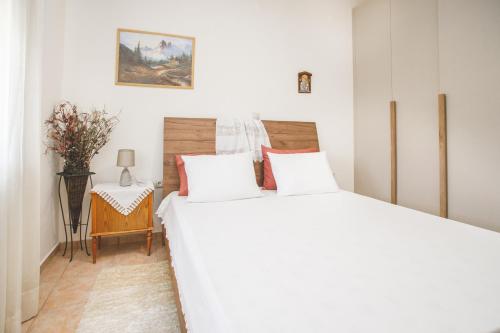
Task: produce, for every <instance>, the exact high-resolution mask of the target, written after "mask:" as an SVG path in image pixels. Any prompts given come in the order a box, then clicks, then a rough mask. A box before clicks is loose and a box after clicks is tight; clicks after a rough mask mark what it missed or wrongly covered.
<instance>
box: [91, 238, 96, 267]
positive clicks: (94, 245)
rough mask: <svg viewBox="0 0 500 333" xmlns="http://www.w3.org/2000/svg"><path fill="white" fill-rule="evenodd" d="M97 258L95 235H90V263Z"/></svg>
mask: <svg viewBox="0 0 500 333" xmlns="http://www.w3.org/2000/svg"><path fill="white" fill-rule="evenodd" d="M96 259H97V237H95V236H94V237H92V263H94V264H95V262H96Z"/></svg>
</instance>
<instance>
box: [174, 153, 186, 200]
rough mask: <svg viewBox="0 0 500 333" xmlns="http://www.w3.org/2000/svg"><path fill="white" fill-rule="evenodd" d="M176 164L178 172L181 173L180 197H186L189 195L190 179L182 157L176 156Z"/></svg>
mask: <svg viewBox="0 0 500 333" xmlns="http://www.w3.org/2000/svg"><path fill="white" fill-rule="evenodd" d="M175 164H177V172H178V173H179V184H180V185H179V196H184V197H185V196H187V195H188V179H187V174H186V168H185V167H184V160H183V159H182V157H181V155H175Z"/></svg>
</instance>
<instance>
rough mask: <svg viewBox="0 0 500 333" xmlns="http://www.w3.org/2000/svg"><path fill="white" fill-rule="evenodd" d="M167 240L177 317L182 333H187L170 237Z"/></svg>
mask: <svg viewBox="0 0 500 333" xmlns="http://www.w3.org/2000/svg"><path fill="white" fill-rule="evenodd" d="M165 240H166V250H167V258H168V263H169V265H170V269H171V273H170V282H171V283H172V289H173V290H174V296H175V306H176V308H177V318H178V319H179V328H180V331H181V333H187V332H188V329H187V325H186V318H185V317H184V312H183V311H182V303H181V295H180V293H179V285H178V284H177V278H176V276H175V269H174V265H173V264H172V262H173V261H172V253H171V252H170V242H169V240H168V238H166V239H165Z"/></svg>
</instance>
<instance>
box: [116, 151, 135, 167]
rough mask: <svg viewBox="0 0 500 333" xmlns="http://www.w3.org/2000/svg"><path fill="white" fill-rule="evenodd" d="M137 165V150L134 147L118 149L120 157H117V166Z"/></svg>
mask: <svg viewBox="0 0 500 333" xmlns="http://www.w3.org/2000/svg"><path fill="white" fill-rule="evenodd" d="M134 165H135V151H134V150H133V149H120V150H118V158H117V159H116V166H119V167H125V168H126V167H133V166H134Z"/></svg>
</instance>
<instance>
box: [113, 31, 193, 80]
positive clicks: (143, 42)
mask: <svg viewBox="0 0 500 333" xmlns="http://www.w3.org/2000/svg"><path fill="white" fill-rule="evenodd" d="M116 44H117V45H116V84H118V85H130V86H146V87H160V88H183V89H193V78H194V48H195V39H194V38H193V37H185V36H177V35H169V34H163V33H157V32H147V31H138V30H127V29H118V32H117V43H116Z"/></svg>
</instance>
